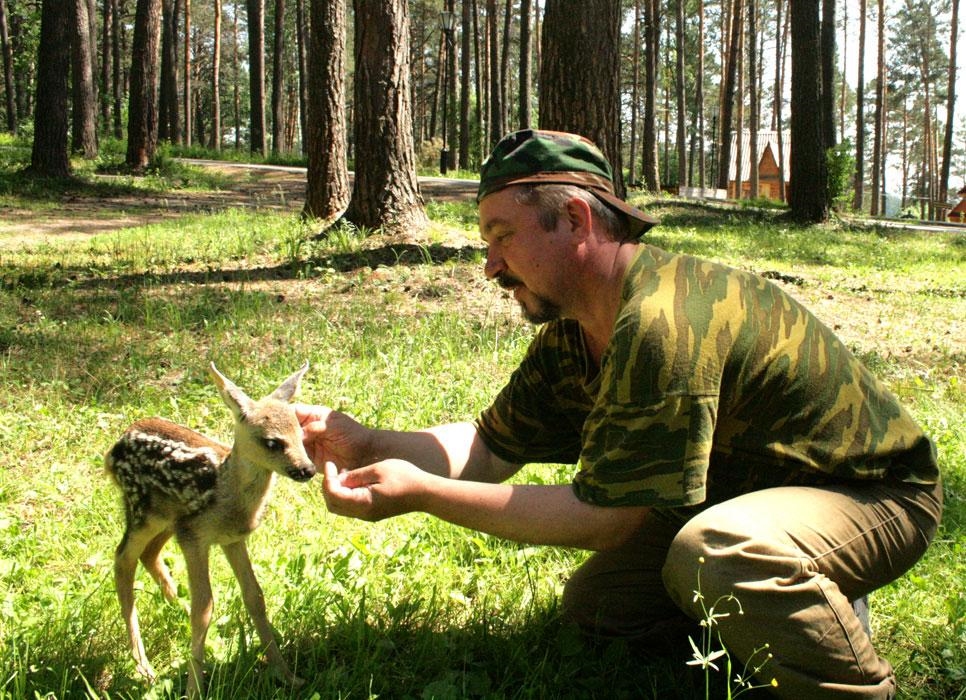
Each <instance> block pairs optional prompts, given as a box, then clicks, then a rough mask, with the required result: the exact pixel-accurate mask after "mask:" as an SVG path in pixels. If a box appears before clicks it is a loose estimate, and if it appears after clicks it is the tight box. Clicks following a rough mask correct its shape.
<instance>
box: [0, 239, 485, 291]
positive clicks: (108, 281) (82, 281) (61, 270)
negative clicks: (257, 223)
mask: <svg viewBox="0 0 966 700" xmlns="http://www.w3.org/2000/svg"><path fill="white" fill-rule="evenodd" d="M482 256H483V251H482V250H481V249H480V248H475V247H473V246H462V247H452V246H446V245H442V244H438V243H437V244H432V245H415V244H411V243H398V244H391V245H386V246H382V247H379V248H372V249H369V250H360V251H353V252H346V253H333V254H329V255H322V256H318V257H314V258H310V259H309V260H296V261H293V262H291V263H284V264H281V265H276V266H272V267H248V268H241V269H217V268H209V269H204V270H178V271H174V272H138V273H134V274H112V271H111V270H110V269H109V268H94V267H91V266H83V267H66V266H60V265H55V266H53V267H44V268H38V267H31V268H29V269H25V270H18V269H17V268H16V267H9V268H7V269H6V270H4V269H3V268H0V289H7V290H10V291H15V290H17V289H27V290H32V289H50V288H58V287H70V288H74V289H128V288H131V287H140V286H156V285H177V284H221V283H233V282H266V281H276V280H288V279H302V278H305V277H312V275H313V274H314V273H315V272H317V271H318V270H319V269H324V268H331V269H333V270H336V271H337V272H353V271H356V270H362V269H365V268H375V267H378V266H385V267H391V266H407V267H415V266H419V265H442V264H444V263H450V262H455V263H461V262H466V263H476V262H479V261H480V260H481V259H482Z"/></svg>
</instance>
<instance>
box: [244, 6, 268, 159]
mask: <svg viewBox="0 0 966 700" xmlns="http://www.w3.org/2000/svg"><path fill="white" fill-rule="evenodd" d="M246 2H247V6H248V79H249V84H250V88H249V89H250V93H249V94H250V100H251V117H250V118H251V125H250V133H249V139H250V144H251V152H252V153H254V154H257V155H261V156H262V157H264V156H265V0H246Z"/></svg>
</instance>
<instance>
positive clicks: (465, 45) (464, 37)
mask: <svg viewBox="0 0 966 700" xmlns="http://www.w3.org/2000/svg"><path fill="white" fill-rule="evenodd" d="M471 10H472V5H471V3H470V0H461V2H460V13H461V15H462V20H461V22H460V128H459V162H460V167H461V168H467V169H468V168H469V166H470V60H471V59H472V53H471V52H472V50H473V47H472V45H471V40H472V39H473V24H472V22H473V19H472V16H471V15H470V11H471Z"/></svg>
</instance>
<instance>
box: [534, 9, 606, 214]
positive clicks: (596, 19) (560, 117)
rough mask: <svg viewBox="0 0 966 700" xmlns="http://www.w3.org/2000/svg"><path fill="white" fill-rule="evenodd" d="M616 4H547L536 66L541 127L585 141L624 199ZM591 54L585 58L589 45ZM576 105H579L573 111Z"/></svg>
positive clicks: (588, 53) (587, 54)
mask: <svg viewBox="0 0 966 700" xmlns="http://www.w3.org/2000/svg"><path fill="white" fill-rule="evenodd" d="M620 15H621V13H620V2H619V1H618V0H585V2H581V3H571V2H567V0H548V2H547V6H546V10H545V15H544V27H543V46H542V47H541V52H542V53H543V62H542V63H541V66H540V106H539V110H540V126H541V127H542V128H546V129H553V130H557V131H570V132H574V133H578V134H581V135H582V136H586V137H587V138H589V139H590V140H591V141H593V142H594V143H596V144H597V146H598V147H599V148H600V150H601V152H602V153H603V154H604V155H605V156H606V157H607V159H608V160H609V161H610V164H611V166H612V167H613V169H614V187H615V189H616V191H617V193H618V196H623V195H624V179H623V173H622V170H621V141H620V115H619V110H620ZM591 40H593V41H594V42H596V49H595V50H594V51H592V52H587V51H586V50H585V48H584V47H586V46H587V44H588V42H589V41H591ZM575 105H580V108H579V109H575Z"/></svg>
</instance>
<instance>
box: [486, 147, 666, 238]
mask: <svg viewBox="0 0 966 700" xmlns="http://www.w3.org/2000/svg"><path fill="white" fill-rule="evenodd" d="M526 183H529V184H554V185H576V186H577V187H582V188H584V189H586V190H588V191H589V192H590V193H592V194H593V195H594V196H595V197H597V199H599V200H600V201H602V202H603V203H604V204H606V205H607V206H609V207H611V208H612V209H616V210H617V211H618V212H620V213H621V214H624V215H625V216H626V217H627V221H628V224H629V225H630V228H631V233H632V234H633V235H634V237H635V238H637V237H640V236H641V235H643V234H644V232H645V231H647V230H648V229H649V228H651V227H652V226H654V225H655V224H656V223H658V221H657V219H655V218H654V217H652V216H650V215H649V214H645V213H644V212H643V211H641V210H640V209H637V208H636V207H632V206H631V205H630V204H628V203H627V202H625V201H624V200H623V199H621V198H619V197H618V196H617V195H616V194H615V193H614V176H613V171H612V170H611V167H610V163H608V162H607V159H606V158H605V157H604V154H603V153H601V152H600V149H599V148H597V146H595V145H594V144H593V142H592V141H590V140H588V139H586V138H584V137H583V136H578V135H577V134H568V133H565V132H562V131H542V130H537V129H524V130H522V131H515V132H513V133H511V134H507V135H506V136H504V137H503V138H502V139H501V140H500V142H499V143H498V144H497V145H496V147H495V148H494V149H493V152H492V153H491V154H490V157H489V158H487V159H486V160H485V161H484V162H483V167H482V168H480V189H479V191H478V193H477V195H476V201H477V202H479V201H481V200H482V199H483V198H484V197H485V196H486V195H488V194H492V193H494V192H497V191H499V190H502V189H503V188H504V187H509V186H511V185H522V184H526Z"/></svg>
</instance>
